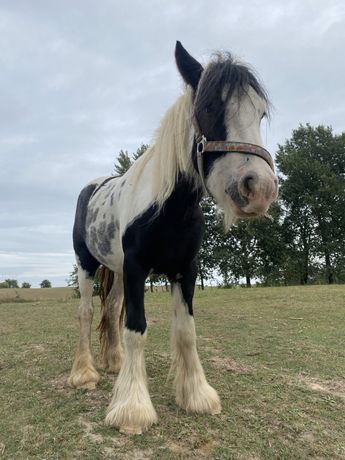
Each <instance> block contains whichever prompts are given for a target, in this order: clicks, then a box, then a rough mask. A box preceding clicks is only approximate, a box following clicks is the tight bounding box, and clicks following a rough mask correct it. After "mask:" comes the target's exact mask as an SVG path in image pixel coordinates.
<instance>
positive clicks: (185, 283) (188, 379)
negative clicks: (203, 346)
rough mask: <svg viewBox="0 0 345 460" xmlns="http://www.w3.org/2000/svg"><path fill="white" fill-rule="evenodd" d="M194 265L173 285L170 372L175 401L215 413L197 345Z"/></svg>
mask: <svg viewBox="0 0 345 460" xmlns="http://www.w3.org/2000/svg"><path fill="white" fill-rule="evenodd" d="M195 280H196V267H194V265H193V267H192V268H191V269H190V271H188V272H187V273H184V274H183V276H182V278H181V279H180V280H179V281H178V282H175V283H173V285H172V307H173V320H172V337H171V345H172V358H173V363H172V372H175V378H174V386H175V391H176V402H177V404H178V405H179V406H180V407H182V408H183V409H185V410H186V411H187V412H198V413H208V414H218V413H220V411H221V404H220V400H219V397H218V394H217V392H216V391H215V390H214V389H213V388H212V387H211V386H210V385H209V384H208V383H207V381H206V377H205V374H204V370H203V368H202V365H201V362H200V359H199V356H198V352H197V348H196V333H195V325H194V318H193V308H192V300H193V295H194V285H195Z"/></svg>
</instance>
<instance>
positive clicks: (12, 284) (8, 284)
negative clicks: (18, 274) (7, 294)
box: [0, 278, 52, 289]
mask: <svg viewBox="0 0 345 460" xmlns="http://www.w3.org/2000/svg"><path fill="white" fill-rule="evenodd" d="M40 287H41V288H51V287H52V283H51V282H50V281H49V280H43V281H42V282H41V283H40ZM21 288H22V289H29V288H31V284H30V283H28V282H27V281H24V282H23V283H22V285H21ZM0 289H19V284H18V280H16V279H10V278H8V279H6V280H5V281H2V282H0Z"/></svg>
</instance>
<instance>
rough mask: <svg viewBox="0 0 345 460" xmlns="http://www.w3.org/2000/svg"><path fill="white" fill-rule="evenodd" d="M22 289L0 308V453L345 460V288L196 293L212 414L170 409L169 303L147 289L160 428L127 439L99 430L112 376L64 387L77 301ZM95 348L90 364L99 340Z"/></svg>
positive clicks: (149, 357)
mask: <svg viewBox="0 0 345 460" xmlns="http://www.w3.org/2000/svg"><path fill="white" fill-rule="evenodd" d="M22 291H24V290H21V289H20V290H19V295H20V297H21V298H22V300H26V302H18V301H16V299H15V298H12V299H10V300H9V301H6V298H4V299H2V301H1V304H0V332H1V334H0V388H1V390H0V407H1V417H0V457H1V458H6V459H65V458H66V459H79V458H83V459H104V458H113V459H131V460H132V459H186V458H187V459H188V458H205V459H307V458H329V459H343V458H345V416H344V409H345V347H344V342H345V286H310V287H289V288H253V289H233V290H221V289H208V290H206V291H204V292H202V291H197V292H196V296H195V318H196V327H197V333H198V348H199V353H200V356H201V359H202V362H203V365H204V369H205V372H206V374H207V377H208V380H209V382H210V383H211V384H212V385H213V386H214V387H215V388H216V389H217V390H218V392H219V394H220V396H221V399H222V405H223V411H222V413H221V414H220V415H217V416H213V417H212V416H202V415H190V414H186V413H185V412H184V411H182V410H179V409H178V408H177V406H176V405H175V401H174V395H173V392H172V388H171V384H170V383H166V378H167V373H168V369H169V365H170V358H169V329H170V307H169V303H170V298H169V294H168V293H158V292H157V293H153V294H150V293H148V294H147V295H146V304H147V318H148V323H149V337H148V341H147V342H148V343H147V350H146V357H147V359H146V361H147V371H148V376H149V388H150V394H151V397H152V401H153V403H154V405H155V408H156V410H157V413H158V416H159V423H158V424H157V425H156V426H154V427H153V428H152V429H151V430H150V431H149V432H147V433H145V434H144V435H142V436H134V437H127V436H124V435H121V434H119V433H118V432H117V431H116V430H115V429H113V428H110V427H106V426H104V424H103V419H104V415H105V409H106V407H107V404H108V402H109V398H110V394H111V389H112V386H113V382H114V376H108V375H106V374H105V373H104V372H103V371H102V370H100V372H101V380H100V382H99V385H98V387H97V390H96V391H94V392H87V391H84V390H78V391H76V390H72V389H70V388H68V387H67V386H66V385H65V381H66V378H67V376H68V373H69V370H70V367H71V364H72V359H73V355H74V348H75V344H76V341H77V336H78V326H77V321H76V310H77V304H78V300H77V299H73V298H72V297H71V295H70V292H69V293H68V292H67V291H66V292H65V293H64V294H63V295H62V292H60V291H57V294H56V296H55V298H52V297H54V296H53V292H52V291H50V290H49V289H46V290H36V291H42V293H41V292H36V293H35V295H33V294H31V295H33V297H32V298H31V299H33V300H30V298H29V299H27V298H25V296H24V294H22ZM25 291H30V290H25ZM47 291H50V297H49V296H48V297H47ZM40 293H41V295H42V296H43V297H40ZM0 300H1V299H0ZM17 300H18V299H17ZM96 304H97V306H98V301H97V300H96ZM95 310H96V315H95V316H96V317H95V325H96V324H97V321H98V319H99V312H98V308H96V309H95ZM94 329H95V328H94ZM93 344H94V350H95V356H96V360H97V359H98V353H99V345H98V339H97V336H96V334H94V337H93Z"/></svg>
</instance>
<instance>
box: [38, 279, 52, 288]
mask: <svg viewBox="0 0 345 460" xmlns="http://www.w3.org/2000/svg"><path fill="white" fill-rule="evenodd" d="M40 286H41V288H51V287H52V283H51V282H50V281H49V280H43V281H42V283H41V284H40Z"/></svg>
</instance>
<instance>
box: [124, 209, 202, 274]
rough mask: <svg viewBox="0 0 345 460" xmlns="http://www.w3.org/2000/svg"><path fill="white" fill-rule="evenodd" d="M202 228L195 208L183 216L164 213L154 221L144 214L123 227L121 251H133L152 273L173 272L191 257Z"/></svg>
mask: <svg viewBox="0 0 345 460" xmlns="http://www.w3.org/2000/svg"><path fill="white" fill-rule="evenodd" d="M145 214H146V213H145ZM203 230H204V223H203V217H202V215H201V213H200V212H199V210H198V209H197V210H196V211H195V212H190V213H187V214H183V215H181V214H176V213H166V214H163V215H161V216H159V217H158V218H156V219H154V220H152V216H150V213H147V214H146V215H143V216H141V217H140V218H139V219H137V220H136V221H135V222H133V223H132V224H131V225H130V226H129V227H128V228H127V230H126V232H125V235H124V237H123V247H124V251H125V252H126V250H130V251H135V252H136V253H137V254H138V256H139V258H140V260H141V262H142V263H143V265H145V266H146V268H148V269H152V270H153V271H154V272H155V273H165V274H167V275H174V274H176V273H179V272H181V271H183V269H184V267H187V266H188V265H189V263H190V261H191V260H193V259H194V258H195V256H196V254H197V252H198V250H199V248H200V245H201V241H202V236H203Z"/></svg>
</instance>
